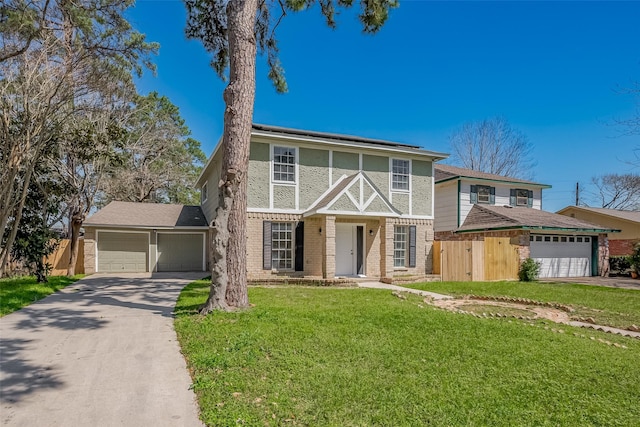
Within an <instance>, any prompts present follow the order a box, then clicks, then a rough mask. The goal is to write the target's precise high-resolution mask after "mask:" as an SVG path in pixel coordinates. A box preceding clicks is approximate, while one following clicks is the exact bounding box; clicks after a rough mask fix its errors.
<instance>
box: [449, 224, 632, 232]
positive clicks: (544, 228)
mask: <svg viewBox="0 0 640 427" xmlns="http://www.w3.org/2000/svg"><path fill="white" fill-rule="evenodd" d="M501 230H541V231H570V232H576V233H620V231H621V230H615V229H608V228H574V227H548V226H542V225H540V226H536V225H515V226H507V227H490V228H475V229H472V230H455V231H454V233H478V232H483V231H501Z"/></svg>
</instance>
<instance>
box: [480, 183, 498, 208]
mask: <svg viewBox="0 0 640 427" xmlns="http://www.w3.org/2000/svg"><path fill="white" fill-rule="evenodd" d="M480 187H483V188H488V189H489V194H488V195H487V196H488V199H487V201H486V202H481V201H480ZM494 191H495V190H494ZM476 203H477V204H479V205H490V204H491V186H490V185H485V184H476Z"/></svg>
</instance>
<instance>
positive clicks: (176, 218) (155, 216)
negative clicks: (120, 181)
mask: <svg viewBox="0 0 640 427" xmlns="http://www.w3.org/2000/svg"><path fill="white" fill-rule="evenodd" d="M84 225H86V226H99V225H103V226H111V227H115V226H123V227H200V226H207V220H206V219H205V216H204V213H203V212H202V209H200V206H185V205H168V204H162V203H133V202H111V203H109V204H108V205H107V206H105V207H104V208H102V209H101V210H99V211H98V212H96V213H95V214H93V215H92V216H91V217H89V218H88V219H87V220H86V221H85V222H84Z"/></svg>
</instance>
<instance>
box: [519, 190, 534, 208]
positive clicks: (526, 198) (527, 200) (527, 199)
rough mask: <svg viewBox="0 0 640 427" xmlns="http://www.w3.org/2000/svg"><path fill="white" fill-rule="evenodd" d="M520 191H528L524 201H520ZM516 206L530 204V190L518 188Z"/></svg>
mask: <svg viewBox="0 0 640 427" xmlns="http://www.w3.org/2000/svg"><path fill="white" fill-rule="evenodd" d="M518 191H525V192H526V193H527V195H526V196H525V198H524V203H518V199H519V198H520V197H519V196H518ZM532 199H533V198H532ZM516 206H529V190H527V189H525V188H516Z"/></svg>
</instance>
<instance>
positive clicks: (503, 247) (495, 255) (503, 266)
mask: <svg viewBox="0 0 640 427" xmlns="http://www.w3.org/2000/svg"><path fill="white" fill-rule="evenodd" d="M519 267H520V256H519V254H518V245H513V244H511V239H510V238H508V237H485V238H484V280H517V279H518V269H519Z"/></svg>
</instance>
